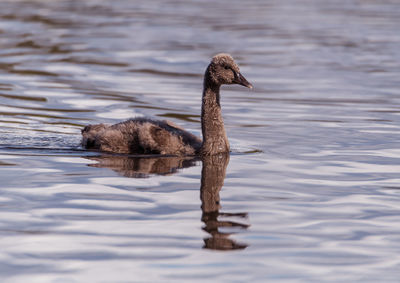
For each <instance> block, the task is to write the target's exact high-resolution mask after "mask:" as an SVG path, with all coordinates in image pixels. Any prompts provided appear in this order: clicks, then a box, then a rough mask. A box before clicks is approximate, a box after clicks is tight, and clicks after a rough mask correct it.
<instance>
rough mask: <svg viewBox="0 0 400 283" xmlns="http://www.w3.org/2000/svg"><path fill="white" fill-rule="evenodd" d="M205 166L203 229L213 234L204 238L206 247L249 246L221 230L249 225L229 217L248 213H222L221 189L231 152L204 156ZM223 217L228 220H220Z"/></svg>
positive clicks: (202, 205)
mask: <svg viewBox="0 0 400 283" xmlns="http://www.w3.org/2000/svg"><path fill="white" fill-rule="evenodd" d="M202 161H203V168H202V170H201V186H200V199H201V210H202V212H203V214H202V216H201V220H202V221H203V222H204V224H205V226H204V227H203V230H204V231H206V232H207V233H209V234H210V235H211V236H210V237H207V238H205V239H204V243H205V245H204V248H207V249H213V250H237V249H244V248H246V247H247V245H246V244H241V243H237V242H236V241H234V240H232V239H230V238H229V236H230V235H231V234H232V233H228V232H225V233H224V232H221V231H220V228H221V227H231V228H238V229H247V228H248V227H249V225H247V224H243V223H239V222H236V221H229V220H228V219H229V218H247V213H222V212H219V209H220V208H221V205H220V197H219V191H220V190H221V188H222V186H223V185H224V179H225V174H226V167H227V166H228V163H229V154H226V153H225V154H218V155H212V156H203V157H202ZM219 217H223V218H225V219H226V220H219V219H218V218H219Z"/></svg>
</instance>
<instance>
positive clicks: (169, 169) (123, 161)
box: [86, 153, 249, 250]
mask: <svg viewBox="0 0 400 283" xmlns="http://www.w3.org/2000/svg"><path fill="white" fill-rule="evenodd" d="M86 158H88V159H90V160H95V161H97V163H96V164H90V165H89V166H92V167H100V168H110V169H112V170H114V171H115V172H117V173H118V174H120V175H121V176H124V177H130V178H147V177H150V176H151V175H153V174H157V175H170V174H174V173H176V172H178V171H179V169H183V168H188V167H192V166H195V165H196V163H197V162H198V161H200V160H201V161H202V163H203V167H202V171H201V185H200V199H201V209H202V216H201V220H202V221H203V222H204V224H205V225H204V227H203V230H204V231H206V232H207V233H209V234H210V235H209V236H208V237H206V238H205V239H204V243H205V244H204V246H203V248H205V249H213V250H238V249H245V248H246V247H247V244H243V243H238V242H236V241H235V240H232V239H231V238H230V236H231V235H232V234H233V232H228V230H227V231H226V232H223V231H221V229H229V230H232V229H234V230H243V229H247V228H248V227H249V225H248V224H244V223H240V222H237V221H238V219H240V220H245V219H246V218H247V213H224V212H220V211H219V210H220V208H221V204H220V196H219V192H220V190H221V188H222V186H223V185H224V179H225V174H226V168H227V166H228V163H229V154H226V153H223V154H218V155H213V156H203V157H201V158H200V157H149V156H145V157H132V156H126V155H124V156H121V155H107V154H104V155H100V156H94V157H86ZM220 218H223V219H224V220H221V219H220Z"/></svg>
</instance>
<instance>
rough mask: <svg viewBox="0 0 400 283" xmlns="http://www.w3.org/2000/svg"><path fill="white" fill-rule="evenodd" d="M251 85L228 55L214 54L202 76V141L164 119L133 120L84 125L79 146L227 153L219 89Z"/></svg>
mask: <svg viewBox="0 0 400 283" xmlns="http://www.w3.org/2000/svg"><path fill="white" fill-rule="evenodd" d="M222 84H240V85H243V86H246V87H249V88H252V85H251V84H250V83H249V82H248V81H247V80H246V79H245V78H244V77H243V76H242V75H241V74H240V71H239V67H238V66H237V64H236V63H235V61H234V60H233V58H232V57H231V56H230V55H228V54H223V53H222V54H217V55H216V56H214V57H213V59H212V61H211V63H210V64H209V65H208V67H207V69H206V72H205V75H204V87H203V97H202V108H201V125H202V134H203V141H202V140H201V139H200V138H198V137H196V136H195V135H193V134H191V133H189V132H188V131H185V130H184V129H182V128H181V127H179V126H178V125H176V124H174V123H172V122H171V121H166V120H163V121H161V120H152V119H149V118H134V119H130V120H127V121H125V122H121V123H118V124H114V125H105V124H97V125H88V126H86V127H85V128H84V129H83V130H82V146H84V147H85V148H88V149H96V150H100V151H107V152H115V153H131V154H164V155H179V156H183V155H214V154H218V153H226V152H229V150H230V147H229V141H228V138H227V136H226V132H225V127H224V122H223V119H222V111H221V105H220V91H219V90H220V86H221V85H222Z"/></svg>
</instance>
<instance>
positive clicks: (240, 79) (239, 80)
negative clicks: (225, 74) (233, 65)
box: [233, 72, 253, 89]
mask: <svg viewBox="0 0 400 283" xmlns="http://www.w3.org/2000/svg"><path fill="white" fill-rule="evenodd" d="M233 82H234V83H235V84H239V85H242V86H245V87H248V88H250V89H252V88H253V85H252V84H251V83H249V82H248V81H247V80H246V78H245V77H243V75H242V74H241V73H239V72H238V73H235V80H234V81H233Z"/></svg>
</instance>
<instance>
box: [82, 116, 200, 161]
mask: <svg viewBox="0 0 400 283" xmlns="http://www.w3.org/2000/svg"><path fill="white" fill-rule="evenodd" d="M82 136H83V138H82V145H83V146H84V147H86V148H92V149H98V150H101V151H108V152H116V153H131V154H146V153H153V154H166V155H195V154H198V153H199V152H200V148H201V140H200V139H199V138H198V137H196V136H195V135H193V134H191V133H189V132H187V131H185V130H184V129H182V128H181V127H179V126H177V125H175V124H174V123H172V122H170V121H158V120H157V121H156V120H151V119H148V118H135V119H131V120H127V121H125V122H121V123H118V124H115V125H111V126H110V125H104V124H98V125H89V126H86V127H85V128H84V129H83V130H82Z"/></svg>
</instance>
